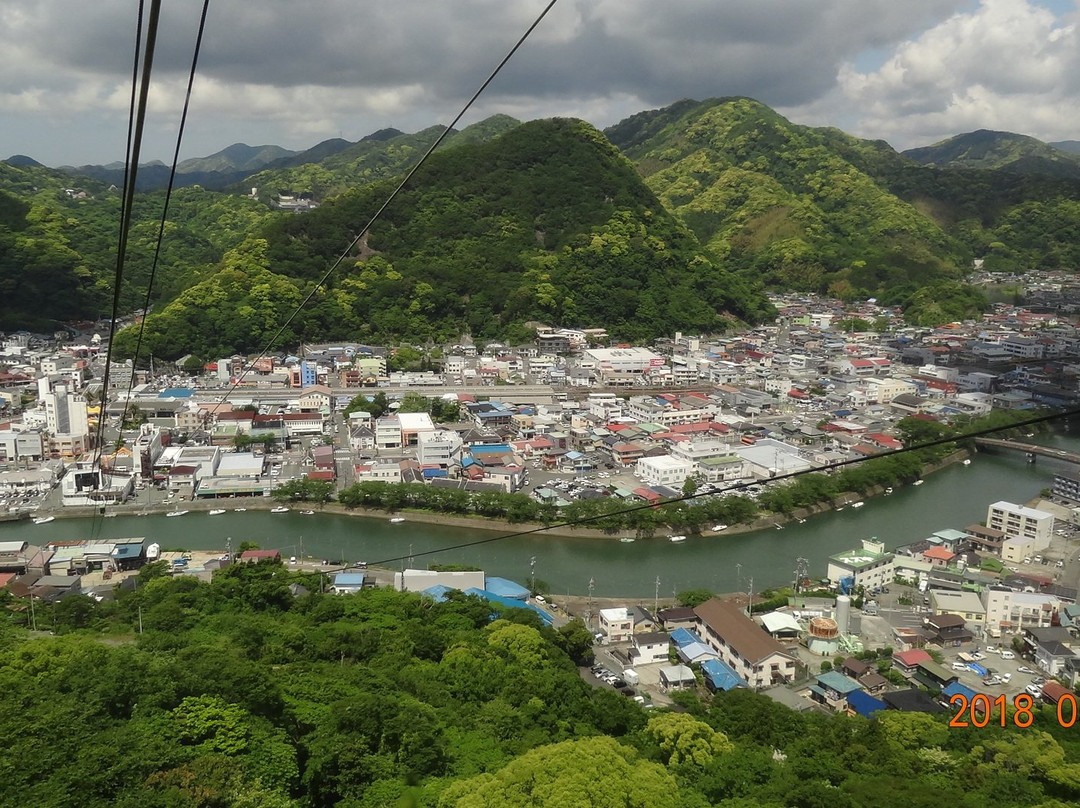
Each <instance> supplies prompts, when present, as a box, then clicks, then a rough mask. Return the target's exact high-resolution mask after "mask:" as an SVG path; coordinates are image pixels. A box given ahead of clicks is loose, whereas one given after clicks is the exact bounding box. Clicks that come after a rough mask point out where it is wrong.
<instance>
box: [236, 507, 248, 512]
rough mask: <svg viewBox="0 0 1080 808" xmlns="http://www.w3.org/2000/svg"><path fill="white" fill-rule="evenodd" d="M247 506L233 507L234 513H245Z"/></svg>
mask: <svg viewBox="0 0 1080 808" xmlns="http://www.w3.org/2000/svg"><path fill="white" fill-rule="evenodd" d="M246 510H247V508H233V513H243V512H244V511H246Z"/></svg>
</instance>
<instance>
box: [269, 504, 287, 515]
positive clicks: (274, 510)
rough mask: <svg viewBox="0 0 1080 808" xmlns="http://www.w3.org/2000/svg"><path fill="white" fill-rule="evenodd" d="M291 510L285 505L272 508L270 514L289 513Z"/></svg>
mask: <svg viewBox="0 0 1080 808" xmlns="http://www.w3.org/2000/svg"><path fill="white" fill-rule="evenodd" d="M288 512H289V509H288V508H286V507H285V506H284V505H278V506H277V507H276V508H271V509H270V513H288Z"/></svg>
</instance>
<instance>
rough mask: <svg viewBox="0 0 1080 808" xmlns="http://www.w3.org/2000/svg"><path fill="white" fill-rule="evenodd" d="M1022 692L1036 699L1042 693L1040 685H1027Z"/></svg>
mask: <svg viewBox="0 0 1080 808" xmlns="http://www.w3.org/2000/svg"><path fill="white" fill-rule="evenodd" d="M1024 692H1025V693H1027V694H1028V695H1029V696H1031V697H1032V698H1036V699H1037V698H1039V697H1040V696H1041V695H1042V687H1041V686H1040V685H1028V686H1027V687H1025V688H1024Z"/></svg>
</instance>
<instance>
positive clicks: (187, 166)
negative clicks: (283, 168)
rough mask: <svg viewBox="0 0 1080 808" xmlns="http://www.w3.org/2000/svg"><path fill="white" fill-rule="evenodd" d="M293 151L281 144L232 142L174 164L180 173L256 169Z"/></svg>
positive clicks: (292, 153) (288, 155) (290, 154)
mask: <svg viewBox="0 0 1080 808" xmlns="http://www.w3.org/2000/svg"><path fill="white" fill-rule="evenodd" d="M294 154H296V152H295V151H290V150H289V149H285V148H282V147H281V146H248V145H247V144H246V143H234V144H232V145H231V146H227V147H226V148H224V149H222V150H221V151H219V152H216V153H215V154H211V155H210V156H208V157H196V158H193V159H190V160H182V161H181V162H179V163H178V164H177V166H176V170H177V172H178V173H181V174H193V173H197V172H207V173H209V172H214V171H217V172H228V171H247V172H249V173H250V172H252V171H258V170H259V169H260V168H262V167H263V166H265V165H267V164H268V163H272V162H274V161H275V160H280V159H282V158H286V157H291V156H292V155H294Z"/></svg>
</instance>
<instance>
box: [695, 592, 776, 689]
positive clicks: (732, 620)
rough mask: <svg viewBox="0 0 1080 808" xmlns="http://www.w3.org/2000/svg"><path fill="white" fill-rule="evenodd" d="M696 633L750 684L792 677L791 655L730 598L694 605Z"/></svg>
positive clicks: (766, 683) (773, 682)
mask: <svg viewBox="0 0 1080 808" xmlns="http://www.w3.org/2000/svg"><path fill="white" fill-rule="evenodd" d="M694 613H695V614H696V615H697V618H698V633H699V634H700V635H701V637H702V638H703V639H704V640H705V643H706V645H708V646H709V647H710V648H713V649H714V650H715V651H717V653H718V655H719V657H720V659H721V661H723V662H724V663H726V664H727V665H729V666H731V668H733V669H734V670H735V672H736V673H737V674H738V675H739V676H740V677H741V678H743V679H745V680H746V682H747V683H748V684H749V686H750V687H753V688H761V687H768V686H770V685H774V684H779V683H782V682H793V681H794V680H795V658H794V657H793V656H791V655H790V654H789V653H787V651H785V650H784V647H783V646H782V645H780V643H778V642H777V641H776V640H774V639H773V638H772V637H770V636H769V635H768V634H766V633H765V632H764V631H762V630H761V627H760V626H758V624H757V623H755V622H754V621H753V620H751V619H750V618H749V617H747V616H746V614H744V612H743V610H742V608H741V607H740V606H738V605H737V604H735V603H732V602H730V601H725V600H721V599H720V598H712V599H711V600H707V601H706V602H705V603H702V604H701V605H700V606H698V607H697V608H696V609H695V610H694Z"/></svg>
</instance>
